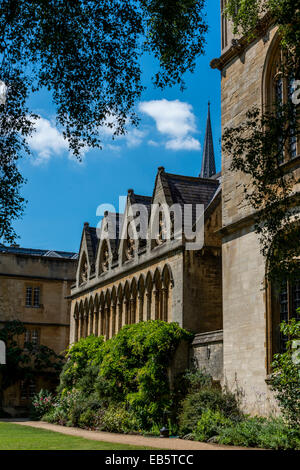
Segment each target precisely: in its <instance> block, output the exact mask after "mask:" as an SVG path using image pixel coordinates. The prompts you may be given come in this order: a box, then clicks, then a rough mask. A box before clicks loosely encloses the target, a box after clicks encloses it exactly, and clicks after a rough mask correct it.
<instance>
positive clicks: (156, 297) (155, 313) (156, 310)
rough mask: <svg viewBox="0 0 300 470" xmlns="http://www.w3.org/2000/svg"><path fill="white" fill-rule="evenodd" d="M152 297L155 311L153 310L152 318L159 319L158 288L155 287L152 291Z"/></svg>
mask: <svg viewBox="0 0 300 470" xmlns="http://www.w3.org/2000/svg"><path fill="white" fill-rule="evenodd" d="M154 297H155V312H154V319H155V320H158V319H159V305H160V301H159V289H156V290H155V291H154Z"/></svg>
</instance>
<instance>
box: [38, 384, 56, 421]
mask: <svg viewBox="0 0 300 470" xmlns="http://www.w3.org/2000/svg"><path fill="white" fill-rule="evenodd" d="M54 403H55V398H54V396H53V394H52V393H50V392H48V390H44V389H41V390H40V391H39V393H37V394H36V395H35V396H34V397H33V400H32V407H33V411H34V414H35V415H36V417H37V418H41V417H42V416H43V415H44V414H46V413H48V412H49V411H50V409H51V408H52V407H53V406H54Z"/></svg>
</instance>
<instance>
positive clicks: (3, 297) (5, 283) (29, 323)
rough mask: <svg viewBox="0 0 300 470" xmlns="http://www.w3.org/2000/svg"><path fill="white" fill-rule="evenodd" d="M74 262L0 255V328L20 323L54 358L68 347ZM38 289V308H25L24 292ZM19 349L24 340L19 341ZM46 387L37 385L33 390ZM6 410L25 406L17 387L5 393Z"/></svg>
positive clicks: (74, 270) (40, 384)
mask: <svg viewBox="0 0 300 470" xmlns="http://www.w3.org/2000/svg"><path fill="white" fill-rule="evenodd" d="M75 272H76V260H70V259H60V258H51V257H43V256H33V255H32V256H31V255H20V254H12V253H1V254H0V328H2V326H3V324H4V322H6V321H12V320H20V321H21V322H23V323H24V325H25V328H26V329H27V330H35V331H38V334H39V339H38V341H39V343H40V344H42V345H45V346H48V347H49V348H51V349H53V350H54V351H55V352H56V353H57V354H59V353H61V352H62V351H64V350H65V349H66V348H67V347H68V344H69V330H70V328H69V325H70V301H69V300H68V299H67V297H68V296H69V295H70V291H71V284H72V283H73V282H74V280H75ZM27 287H32V288H33V289H34V288H35V287H38V288H39V289H40V305H39V306H38V307H34V306H31V307H28V306H26V288H27ZM18 341H19V347H20V348H23V345H24V337H19V338H18ZM41 386H43V387H45V386H47V383H46V382H45V383H37V389H39V388H40V387H41ZM4 402H5V404H6V405H8V406H9V407H16V406H23V405H26V404H27V402H26V401H24V400H23V401H22V400H21V394H20V384H17V385H16V386H13V387H10V389H8V390H6V392H5V397H4Z"/></svg>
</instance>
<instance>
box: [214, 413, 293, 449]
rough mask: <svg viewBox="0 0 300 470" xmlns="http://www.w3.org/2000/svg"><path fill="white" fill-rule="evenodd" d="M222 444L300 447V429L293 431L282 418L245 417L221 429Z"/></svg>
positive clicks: (269, 447)
mask: <svg viewBox="0 0 300 470" xmlns="http://www.w3.org/2000/svg"><path fill="white" fill-rule="evenodd" d="M217 440H218V442H219V443H220V444H227V445H236V446H246V447H261V448H265V449H274V450H287V449H297V448H298V449H300V434H299V431H298V432H297V431H292V430H291V429H290V428H289V427H288V426H287V425H286V424H285V423H284V421H283V420H282V419H281V418H269V419H267V418H262V417H253V418H249V417H247V418H245V419H244V420H242V421H241V422H239V423H235V424H232V425H231V426H228V427H224V428H221V429H220V433H219V437H218V439H217Z"/></svg>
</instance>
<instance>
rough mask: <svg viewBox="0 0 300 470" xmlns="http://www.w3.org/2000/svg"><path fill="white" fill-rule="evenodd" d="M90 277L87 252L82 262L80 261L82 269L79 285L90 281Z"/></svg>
mask: <svg viewBox="0 0 300 470" xmlns="http://www.w3.org/2000/svg"><path fill="white" fill-rule="evenodd" d="M88 277H89V266H88V262H87V257H86V255H85V253H84V254H83V256H82V259H81V263H80V270H79V285H80V284H84V283H85V282H87V281H88Z"/></svg>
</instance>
